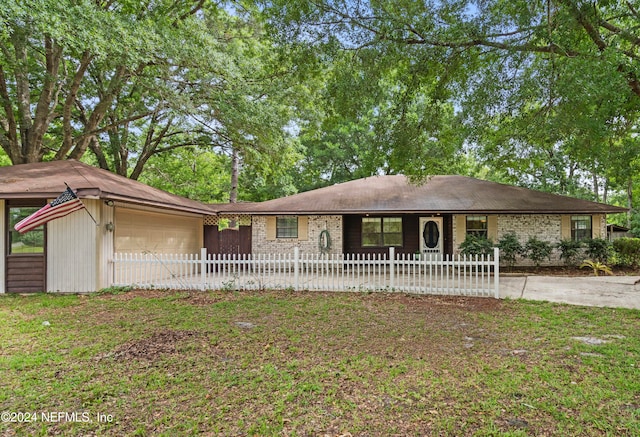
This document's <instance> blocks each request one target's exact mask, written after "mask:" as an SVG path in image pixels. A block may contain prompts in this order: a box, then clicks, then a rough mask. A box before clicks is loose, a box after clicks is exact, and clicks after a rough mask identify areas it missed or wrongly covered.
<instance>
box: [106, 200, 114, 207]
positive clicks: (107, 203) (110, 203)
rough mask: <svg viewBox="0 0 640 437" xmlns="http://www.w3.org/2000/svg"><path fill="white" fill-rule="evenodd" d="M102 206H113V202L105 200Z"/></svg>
mask: <svg viewBox="0 0 640 437" xmlns="http://www.w3.org/2000/svg"><path fill="white" fill-rule="evenodd" d="M104 204H105V205H107V206H113V204H114V203H113V200H105V201H104Z"/></svg>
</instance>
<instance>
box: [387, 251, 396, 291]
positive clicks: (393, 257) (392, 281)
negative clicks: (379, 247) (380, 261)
mask: <svg viewBox="0 0 640 437" xmlns="http://www.w3.org/2000/svg"><path fill="white" fill-rule="evenodd" d="M395 263H396V248H395V247H390V248H389V288H391V291H393V289H394V287H395V276H396V272H395Z"/></svg>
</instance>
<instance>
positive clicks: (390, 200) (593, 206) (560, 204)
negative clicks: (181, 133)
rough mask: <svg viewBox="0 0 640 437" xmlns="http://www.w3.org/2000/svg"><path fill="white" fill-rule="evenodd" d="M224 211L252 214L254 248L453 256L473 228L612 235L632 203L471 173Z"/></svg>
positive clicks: (340, 188) (392, 179) (371, 182)
mask: <svg viewBox="0 0 640 437" xmlns="http://www.w3.org/2000/svg"><path fill="white" fill-rule="evenodd" d="M216 212H217V214H218V215H219V216H220V217H223V216H224V215H226V214H242V215H245V216H247V217H251V223H250V225H251V244H250V247H251V253H254V254H255V253H269V252H280V251H287V250H291V249H292V248H293V247H295V246H297V247H299V248H300V249H301V250H304V251H310V252H314V251H318V250H324V251H326V252H329V253H386V252H388V249H389V247H395V252H396V253H399V254H403V253H404V254H414V253H425V252H429V253H441V254H454V253H457V252H458V251H459V245H460V243H462V242H463V241H464V239H465V237H466V235H467V234H477V235H483V236H486V237H488V238H490V239H492V240H493V241H494V242H497V241H498V240H499V239H500V238H501V237H502V236H503V235H505V234H507V233H511V232H513V233H515V234H516V235H517V236H518V238H519V240H520V241H521V242H522V243H525V242H526V241H527V240H528V239H529V238H530V237H533V236H535V237H538V238H539V239H541V240H545V241H548V242H551V243H556V242H559V241H561V240H564V239H584V238H606V236H607V234H606V232H607V229H606V217H607V214H610V213H621V212H626V209H625V208H620V207H617V206H611V205H606V204H602V203H595V202H590V201H586V200H581V199H575V198H571V197H566V196H559V195H555V194H549V193H543V192H539V191H534V190H530V189H526V188H520V187H514V186H510V185H504V184H499V183H495V182H489V181H484V180H479V179H474V178H470V177H464V176H433V177H430V178H428V179H427V180H426V181H425V182H424V183H421V184H412V183H411V182H410V181H409V180H408V179H407V178H406V177H405V176H402V175H395V176H373V177H368V178H364V179H360V180H355V181H351V182H345V183H342V184H337V185H333V186H330V187H325V188H320V189H317V190H312V191H308V192H304V193H299V194H295V195H292V196H288V197H284V198H280V199H274V200H269V201H266V202H260V203H237V204H228V205H220V206H218V207H217V209H216Z"/></svg>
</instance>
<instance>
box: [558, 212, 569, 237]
mask: <svg viewBox="0 0 640 437" xmlns="http://www.w3.org/2000/svg"><path fill="white" fill-rule="evenodd" d="M560 239H562V240H570V239H571V216H570V215H563V216H562V218H561V219H560Z"/></svg>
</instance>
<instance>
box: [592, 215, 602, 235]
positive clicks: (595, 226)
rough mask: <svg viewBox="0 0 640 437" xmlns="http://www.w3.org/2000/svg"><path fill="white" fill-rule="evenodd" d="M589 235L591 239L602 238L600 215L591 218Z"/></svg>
mask: <svg viewBox="0 0 640 437" xmlns="http://www.w3.org/2000/svg"><path fill="white" fill-rule="evenodd" d="M591 235H593V238H602V214H594V215H592V216H591Z"/></svg>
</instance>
